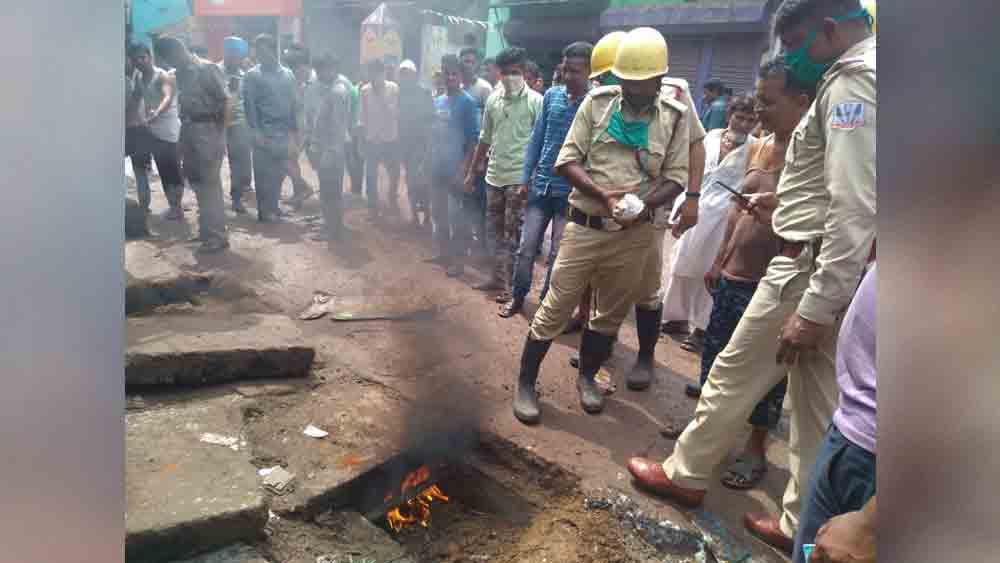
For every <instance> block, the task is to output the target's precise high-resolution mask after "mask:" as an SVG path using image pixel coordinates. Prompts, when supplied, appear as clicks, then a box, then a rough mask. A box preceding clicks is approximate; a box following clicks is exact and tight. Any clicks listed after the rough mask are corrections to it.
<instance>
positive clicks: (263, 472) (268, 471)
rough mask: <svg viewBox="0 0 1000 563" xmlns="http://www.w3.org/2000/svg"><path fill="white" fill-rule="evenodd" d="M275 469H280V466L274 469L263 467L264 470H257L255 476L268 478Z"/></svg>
mask: <svg viewBox="0 0 1000 563" xmlns="http://www.w3.org/2000/svg"><path fill="white" fill-rule="evenodd" d="M275 469H281V466H280V465H275V466H274V467H265V468H263V469H259V470H258V471H257V475H260V476H261V477H267V476H268V475H270V474H271V473H272V472H273V471H274V470H275Z"/></svg>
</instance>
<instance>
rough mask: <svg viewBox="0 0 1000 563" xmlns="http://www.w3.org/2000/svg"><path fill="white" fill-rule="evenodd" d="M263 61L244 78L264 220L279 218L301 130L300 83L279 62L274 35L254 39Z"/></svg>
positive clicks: (254, 162) (244, 92)
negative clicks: (295, 139)
mask: <svg viewBox="0 0 1000 563" xmlns="http://www.w3.org/2000/svg"><path fill="white" fill-rule="evenodd" d="M254 44H255V46H256V48H257V60H258V61H260V64H259V65H257V67H255V68H254V69H253V70H251V71H250V72H248V73H247V75H246V78H244V79H243V105H244V107H245V109H246V117H247V125H249V126H250V131H251V133H252V136H253V173H254V178H255V179H256V184H257V216H258V218H259V219H260V222H261V223H271V222H274V221H277V220H278V216H279V215H281V214H282V213H281V209H280V208H279V207H278V196H279V195H280V194H281V184H282V183H284V181H285V176H287V175H288V166H289V150H288V148H289V142H290V136H291V134H292V133H295V132H297V131H298V128H299V127H298V119H297V115H298V112H299V108H298V103H299V102H298V94H297V91H296V90H297V88H298V84H297V82H296V81H295V75H293V74H292V71H291V70H289V69H287V68H286V67H284V66H282V65H280V64H278V43H277V42H276V41H275V39H274V38H273V37H271V36H270V35H261V36H259V37H257V39H256V40H255V41H254Z"/></svg>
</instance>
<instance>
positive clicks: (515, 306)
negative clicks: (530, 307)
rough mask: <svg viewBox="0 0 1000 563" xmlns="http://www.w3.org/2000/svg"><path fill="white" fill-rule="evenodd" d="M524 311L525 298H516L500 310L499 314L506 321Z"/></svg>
mask: <svg viewBox="0 0 1000 563" xmlns="http://www.w3.org/2000/svg"><path fill="white" fill-rule="evenodd" d="M522 311H524V297H516V296H515V297H513V298H511V300H510V301H508V302H507V303H505V304H504V306H503V307H501V308H500V312H499V313H498V314H499V315H500V316H501V317H503V318H505V319H509V318H511V317H513V316H514V315H517V314H518V313H521V312H522Z"/></svg>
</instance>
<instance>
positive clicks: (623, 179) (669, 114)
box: [555, 86, 690, 217]
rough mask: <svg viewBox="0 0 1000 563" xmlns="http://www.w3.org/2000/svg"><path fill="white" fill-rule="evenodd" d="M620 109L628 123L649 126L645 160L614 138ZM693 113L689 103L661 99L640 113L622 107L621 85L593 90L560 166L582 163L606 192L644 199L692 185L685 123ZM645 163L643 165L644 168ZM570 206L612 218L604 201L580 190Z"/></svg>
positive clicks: (561, 154) (558, 162)
mask: <svg viewBox="0 0 1000 563" xmlns="http://www.w3.org/2000/svg"><path fill="white" fill-rule="evenodd" d="M619 105H620V107H621V111H622V116H623V117H624V118H625V120H626V121H638V120H640V119H642V120H645V121H648V122H649V152H648V154H643V155H642V156H641V157H640V158H639V159H637V158H636V151H635V150H634V149H632V148H630V147H626V146H624V145H621V144H619V143H618V142H617V141H615V140H614V139H613V138H611V136H610V135H608V132H607V129H608V124H609V123H610V122H611V114H612V113H613V112H614V110H615V109H616V108H617V107H619ZM687 111H688V110H687V107H686V106H685V105H684V104H683V103H681V102H679V101H677V100H674V99H673V98H668V97H665V96H662V95H661V96H659V97H658V98H657V101H656V103H654V104H653V106H652V107H651V108H649V109H646V110H645V111H643V112H642V113H637V112H636V111H635V110H633V109H632V108H630V107H629V105H628V104H626V103H622V94H621V88H620V87H619V86H605V87H602V88H597V89H595V90H592V91H591V92H590V94H589V95H588V96H587V97H586V98H584V100H583V102H581V103H580V109H579V110H577V112H576V117H575V118H574V119H573V125H571V126H570V130H569V133H568V134H567V135H566V141H565V142H564V143H563V147H562V150H560V151H559V158H557V159H556V163H555V168H556V169H559V168H560V167H562V166H564V165H565V164H568V163H570V162H579V163H581V164H582V165H583V167H584V169H586V171H587V173H588V174H589V175H590V177H591V179H593V181H594V183H596V184H597V185H598V186H600V187H601V188H602V189H605V190H607V189H624V190H628V191H630V192H631V193H634V194H636V195H637V196H639V197H646V196H647V195H649V194H650V193H652V191H653V190H654V189H656V188H657V187H658V186H660V185H661V184H662V183H663V182H664V181H667V180H672V181H674V182H677V183H678V184H680V185H681V186H687V182H688V155H689V152H690V129H689V127H688V126H687V124H686V123H685V122H684V117H685V114H686V113H687ZM639 160H642V161H643V165H642V166H640V164H639ZM569 203H570V205H572V206H574V207H576V208H577V209H579V210H581V211H583V212H584V213H587V214H588V215H599V216H604V217H607V216H608V210H607V209H606V208H605V207H604V203H603V202H601V201H600V200H598V199H595V198H592V197H591V196H589V195H585V194H584V193H582V192H581V191H580V190H578V189H575V188H574V189H573V191H572V192H571V193H570V195H569Z"/></svg>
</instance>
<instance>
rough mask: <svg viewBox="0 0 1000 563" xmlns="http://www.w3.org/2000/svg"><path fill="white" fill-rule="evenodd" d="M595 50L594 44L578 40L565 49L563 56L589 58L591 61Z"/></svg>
mask: <svg viewBox="0 0 1000 563" xmlns="http://www.w3.org/2000/svg"><path fill="white" fill-rule="evenodd" d="M593 52H594V46H593V45H591V44H590V43H587V42H586V41H577V42H576V43H570V44H569V45H567V46H566V48H565V49H563V52H562V56H563V58H566V59H587V62H590V56H591V54H592V53H593Z"/></svg>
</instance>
